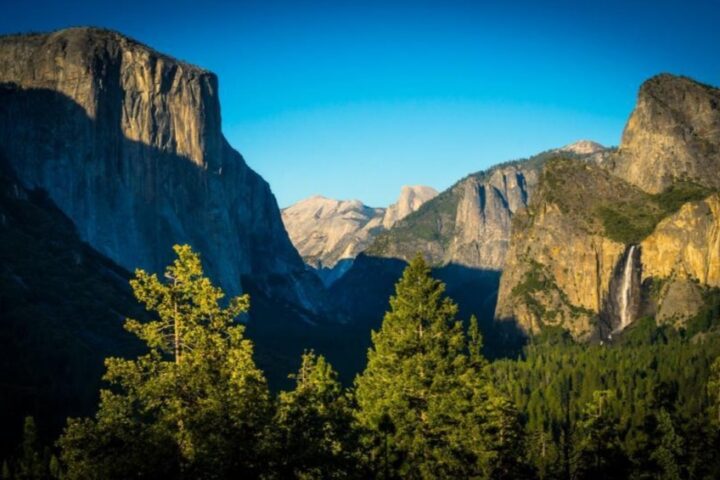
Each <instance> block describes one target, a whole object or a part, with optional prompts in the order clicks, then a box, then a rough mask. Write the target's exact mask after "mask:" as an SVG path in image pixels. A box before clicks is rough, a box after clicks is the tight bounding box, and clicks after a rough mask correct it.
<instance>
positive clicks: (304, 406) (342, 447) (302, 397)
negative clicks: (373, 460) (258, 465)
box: [269, 351, 360, 480]
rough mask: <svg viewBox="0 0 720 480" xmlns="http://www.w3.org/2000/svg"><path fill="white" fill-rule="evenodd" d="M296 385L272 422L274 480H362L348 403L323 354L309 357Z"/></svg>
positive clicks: (286, 394)
mask: <svg viewBox="0 0 720 480" xmlns="http://www.w3.org/2000/svg"><path fill="white" fill-rule="evenodd" d="M293 377H294V379H295V382H296V386H295V389H294V390H292V391H289V392H281V393H280V395H279V398H278V407H277V412H276V414H275V418H274V422H273V427H272V429H273V431H274V433H275V434H274V435H272V436H270V438H269V440H270V441H271V442H273V443H274V448H275V450H276V454H275V455H274V462H273V468H272V470H273V472H272V475H269V476H272V478H278V479H285V478H303V479H308V480H309V479H321V478H324V479H336V478H337V479H339V478H352V477H354V476H359V475H360V472H359V470H358V468H357V467H358V459H357V456H356V452H357V440H356V434H355V431H354V430H353V427H352V423H353V416H352V410H351V406H350V402H349V400H348V398H347V396H346V395H345V394H344V392H343V389H342V386H341V385H340V382H339V381H338V380H337V373H336V372H335V371H334V370H333V369H332V367H331V366H330V364H329V363H328V362H327V361H326V360H325V358H324V357H323V356H322V355H315V353H314V352H312V351H310V352H306V353H304V354H303V356H302V364H301V366H300V370H299V371H298V373H297V374H295V375H293Z"/></svg>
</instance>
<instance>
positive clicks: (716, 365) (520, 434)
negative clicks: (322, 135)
mask: <svg viewBox="0 0 720 480" xmlns="http://www.w3.org/2000/svg"><path fill="white" fill-rule="evenodd" d="M175 252H176V255H177V258H176V260H175V261H174V262H173V263H172V264H171V265H170V266H169V267H168V268H167V270H166V272H165V275H164V276H163V277H162V278H160V277H158V276H157V275H155V274H152V275H151V274H148V273H146V272H144V271H142V270H138V271H136V275H135V278H134V279H133V280H132V281H131V286H132V289H133V292H134V294H135V297H136V298H137V300H138V301H139V302H140V303H141V304H143V305H144V306H145V307H146V308H147V310H148V311H149V312H151V314H152V317H151V318H152V320H150V321H142V322H140V321H136V320H132V319H130V320H127V322H126V329H127V330H128V331H129V332H131V333H133V334H134V335H135V336H137V337H138V338H139V340H141V341H142V342H143V343H144V344H145V345H146V349H145V353H143V354H142V355H139V356H137V357H136V358H130V359H120V358H108V359H107V360H106V373H105V376H104V379H105V381H106V385H107V387H106V388H104V389H103V390H102V391H101V396H100V398H101V400H100V404H99V406H98V410H97V413H96V415H95V416H94V417H92V418H79V419H68V421H67V425H66V427H65V429H64V431H63V433H62V435H61V436H60V438H59V439H58V440H57V441H56V442H55V443H52V444H44V443H43V442H42V441H41V440H40V439H39V438H38V435H37V433H36V432H37V426H36V424H35V421H34V420H33V419H32V418H27V419H26V421H25V425H24V437H23V440H22V442H21V444H20V445H19V446H18V447H17V449H16V450H15V451H12V452H4V455H5V459H4V461H3V464H2V471H1V472H0V473H1V474H2V478H3V479H10V478H18V479H19V478H23V479H25V478H63V479H92V478H97V479H113V478H117V479H121V478H122V479H127V478H193V479H194V478H208V479H210V478H231V477H238V476H240V477H242V478H263V479H274V478H278V479H280V478H283V479H284V478H303V479H308V478H318V479H320V478H338V479H339V478H417V479H431V478H488V479H490V478H492V479H505V478H506V479H517V478H542V479H545V478H548V479H555V478H557V479H583V478H638V479H641V478H664V479H679V478H697V479H710V478H717V476H718V475H720V459H718V458H717V455H716V454H715V452H717V451H718V446H720V356H719V355H720V341H718V337H717V332H716V327H717V325H716V324H717V316H718V312H717V311H716V310H717V309H715V310H713V311H711V312H705V313H704V314H707V315H706V316H708V318H710V319H711V321H706V322H705V323H702V325H701V327H702V328H700V327H698V326H697V325H696V326H695V327H693V329H692V330H691V331H688V330H683V331H676V330H674V329H673V328H670V327H662V328H661V327H658V326H657V325H656V324H655V321H654V319H653V318H644V319H642V320H640V321H638V322H636V324H635V325H634V326H633V328H631V329H629V330H628V331H627V332H624V334H623V335H622V337H621V338H620V339H619V341H617V342H616V343H615V344H612V345H602V344H598V345H578V344H575V343H573V342H572V340H571V339H570V337H569V336H568V335H567V334H566V333H565V332H563V331H561V330H550V329H549V330H547V331H546V332H543V334H542V335H539V336H536V337H534V338H533V339H532V341H531V343H529V344H528V345H527V346H526V348H525V350H524V352H523V354H522V355H520V356H519V358H517V359H497V360H494V361H492V362H489V361H487V360H486V359H485V358H484V357H483V354H482V348H483V342H482V334H481V332H480V329H479V328H478V322H477V321H476V320H475V318H471V319H468V321H466V322H463V321H462V320H461V319H458V318H457V311H458V308H457V306H456V304H455V303H454V302H453V301H452V300H451V299H450V298H448V297H447V296H446V295H445V292H444V289H445V287H444V285H443V283H442V282H440V281H438V280H436V279H434V278H432V276H431V274H430V268H429V266H428V265H427V264H426V263H425V261H424V260H423V259H422V257H421V256H417V257H416V258H415V259H414V260H413V261H412V262H411V263H410V265H409V266H408V267H407V268H406V270H405V272H404V273H403V276H402V278H401V279H400V280H399V281H398V283H397V284H396V290H395V295H394V296H393V297H391V299H390V307H389V310H388V312H387V313H386V315H385V318H384V320H383V323H382V326H381V328H380V329H379V330H378V331H376V332H373V334H372V346H371V348H370V349H369V351H368V363H367V367H366V368H365V370H364V371H363V372H362V373H361V374H360V375H358V377H357V378H356V380H355V382H354V385H353V386H351V387H350V388H344V387H343V386H342V385H341V384H340V382H339V381H338V378H337V374H336V373H335V371H334V370H333V368H332V366H331V365H330V364H329V363H328V362H327V360H326V359H325V358H324V357H323V356H321V355H317V354H315V353H314V352H311V351H309V352H306V353H305V354H304V355H303V357H302V362H301V366H300V369H299V371H298V372H297V373H296V374H294V375H293V376H292V378H293V380H294V382H295V388H294V389H293V390H288V391H282V392H279V394H278V395H273V394H272V393H271V392H270V391H269V389H268V387H267V383H266V381H265V376H264V374H263V372H262V371H261V370H259V369H258V368H257V367H256V365H255V362H254V360H253V345H252V342H251V341H250V340H249V339H248V338H246V336H245V331H244V326H243V325H242V324H240V323H238V322H236V319H237V318H238V317H239V316H240V315H241V314H242V313H244V312H246V311H247V310H248V308H249V307H250V299H249V298H248V297H247V295H244V296H239V297H235V298H232V299H230V300H226V299H224V294H223V292H222V291H221V290H220V289H219V288H217V287H215V286H214V285H213V284H212V283H211V282H210V280H209V279H208V278H207V277H205V276H204V273H203V270H202V265H201V261H200V257H199V255H198V254H196V253H195V252H193V251H192V250H191V249H190V248H189V247H187V246H177V247H175Z"/></svg>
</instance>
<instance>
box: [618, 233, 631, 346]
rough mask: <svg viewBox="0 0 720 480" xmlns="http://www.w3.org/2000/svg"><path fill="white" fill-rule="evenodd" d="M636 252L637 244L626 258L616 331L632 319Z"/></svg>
mask: <svg viewBox="0 0 720 480" xmlns="http://www.w3.org/2000/svg"><path fill="white" fill-rule="evenodd" d="M634 253H635V245H632V246H631V247H630V251H629V252H628V254H627V258H626V259H625V271H624V272H623V281H622V285H621V288H620V325H618V327H617V328H616V329H615V331H616V332H618V331H621V330H623V329H624V328H625V327H627V326H628V325H629V324H630V322H631V321H632V319H631V318H630V308H631V307H632V281H633V254H634Z"/></svg>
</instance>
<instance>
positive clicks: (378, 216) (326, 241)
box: [282, 186, 437, 285]
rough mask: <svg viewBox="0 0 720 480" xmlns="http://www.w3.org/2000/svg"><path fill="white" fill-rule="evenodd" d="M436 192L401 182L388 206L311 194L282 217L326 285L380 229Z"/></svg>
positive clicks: (341, 273)
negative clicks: (394, 201)
mask: <svg viewBox="0 0 720 480" xmlns="http://www.w3.org/2000/svg"><path fill="white" fill-rule="evenodd" d="M435 195H437V192H436V191H435V190H434V189H433V188H431V187H425V186H404V187H403V188H402V190H401V193H400V198H399V199H398V201H397V202H396V203H394V204H393V205H391V206H390V207H388V208H373V207H368V206H367V205H364V204H363V203H362V202H360V201H359V200H333V199H329V198H325V197H321V196H314V197H310V198H308V199H306V200H302V201H300V202H298V203H296V204H294V205H292V206H290V207H288V208H286V209H284V210H283V212H282V218H283V222H284V223H285V228H286V229H287V231H288V233H289V235H290V239H291V240H292V242H293V244H294V245H295V248H297V250H298V251H299V252H300V254H301V255H302V257H303V259H304V260H305V263H307V264H308V265H310V266H312V267H313V268H315V269H316V270H317V272H318V274H319V275H320V277H321V279H322V280H323V281H324V283H325V284H326V285H329V284H331V283H333V282H334V281H336V280H337V279H338V278H339V277H340V276H342V275H343V274H344V273H345V272H346V271H347V270H348V269H349V268H350V266H351V265H352V260H353V259H354V258H355V257H357V256H358V254H360V252H362V251H363V250H365V248H367V247H368V245H370V243H371V242H372V240H373V239H374V238H375V237H376V236H377V235H378V234H379V233H380V232H382V231H384V230H385V229H386V228H389V227H391V226H392V225H393V224H394V223H395V222H397V221H398V220H400V219H402V218H404V217H405V216H406V215H408V214H409V213H412V212H413V211H415V210H417V209H418V208H420V206H421V205H422V204H423V203H425V202H426V201H427V200H429V199H431V198H433V197H434V196H435Z"/></svg>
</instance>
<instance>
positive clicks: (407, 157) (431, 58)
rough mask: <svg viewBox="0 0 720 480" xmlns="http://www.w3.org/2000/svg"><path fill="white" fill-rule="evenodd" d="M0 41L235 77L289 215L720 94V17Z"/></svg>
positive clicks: (10, 13) (195, 7)
mask: <svg viewBox="0 0 720 480" xmlns="http://www.w3.org/2000/svg"><path fill="white" fill-rule="evenodd" d="M0 7H2V12H3V13H2V15H0V32H2V33H10V32H18V31H31V30H32V31H44V30H52V29H57V28H62V27H67V26H74V25H97V26H104V27H108V28H113V29H116V30H119V31H121V32H123V33H126V34H128V35H130V36H132V37H134V38H136V39H138V40H140V41H142V42H144V43H147V44H149V45H151V46H152V47H154V48H156V49H158V50H160V51H163V52H165V53H168V54H170V55H173V56H175V57H178V58H181V59H183V60H186V61H189V62H191V63H195V64H198V65H200V66H203V67H205V68H208V69H210V70H212V71H214V72H216V73H217V74H218V76H219V78H220V96H221V105H222V115H223V130H224V132H225V135H226V136H227V138H228V140H229V141H230V143H231V144H232V145H233V146H234V147H236V148H237V149H238V150H239V151H241V152H242V153H243V155H244V156H245V158H246V160H247V162H248V163H249V164H250V166H251V167H253V168H254V169H255V170H256V171H258V172H259V173H260V174H261V175H263V177H265V179H266V180H268V181H269V182H270V185H271V186H272V189H273V191H274V193H275V195H276V196H277V198H278V203H279V204H280V205H281V206H283V207H284V206H287V205H289V204H291V203H293V202H295V201H297V200H300V199H302V198H304V197H307V196H310V195H313V194H322V195H325V196H329V197H335V198H344V199H348V198H359V199H361V200H363V201H364V202H366V203H368V204H370V205H373V206H383V205H387V204H389V203H391V202H393V201H394V199H395V197H396V196H397V194H398V193H399V190H400V187H401V186H402V185H404V184H426V185H431V186H433V187H435V188H437V189H439V190H441V189H444V188H446V187H448V186H450V185H451V184H452V183H453V182H454V181H456V180H457V179H459V178H461V177H463V176H465V175H466V174H468V173H470V172H474V171H477V170H481V169H483V168H486V167H488V166H490V165H492V164H494V163H497V162H500V161H504V160H509V159H513V158H519V157H524V156H528V155H531V154H533V153H537V152H539V151H542V150H545V149H548V148H552V147H556V146H561V145H564V144H566V143H570V142H572V141H574V140H577V139H581V138H589V139H593V140H596V141H599V142H601V143H604V144H606V145H617V144H618V143H619V141H620V135H621V133H622V128H623V126H624V124H625V121H626V120H627V117H628V115H629V114H630V111H631V110H632V107H633V104H634V101H635V96H636V93H637V89H638V87H639V85H640V84H641V83H642V81H643V80H644V79H646V78H648V77H650V76H652V75H654V74H656V73H659V72H671V73H677V74H684V75H688V76H691V77H694V78H696V79H698V80H700V81H703V82H705V83H710V84H713V85H720V55H718V54H717V49H718V45H720V33H718V32H719V31H720V28H719V27H718V25H720V2H718V1H715V0H708V1H705V2H698V1H688V0H686V1H663V0H654V1H631V0H626V1H622V2H619V1H618V2H616V1H614V0H607V1H596V2H582V1H579V0H575V1H552V2H529V1H527V2H526V1H515V2H511V1H506V2H494V3H493V2H453V1H443V2H422V1H414V2H392V1H386V2H373V1H365V2H342V1H340V0H337V1H333V2H298V1H292V2H273V1H270V0H266V1H261V2H241V1H240V2H220V1H215V0H205V1H202V2H198V1H185V0H176V1H166V2H152V1H149V0H145V1H133V0H129V1H123V2H87V1H76V0H65V1H57V2H50V1H33V0H24V1H23V2H20V1H17V0H12V1H11V0H0Z"/></svg>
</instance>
